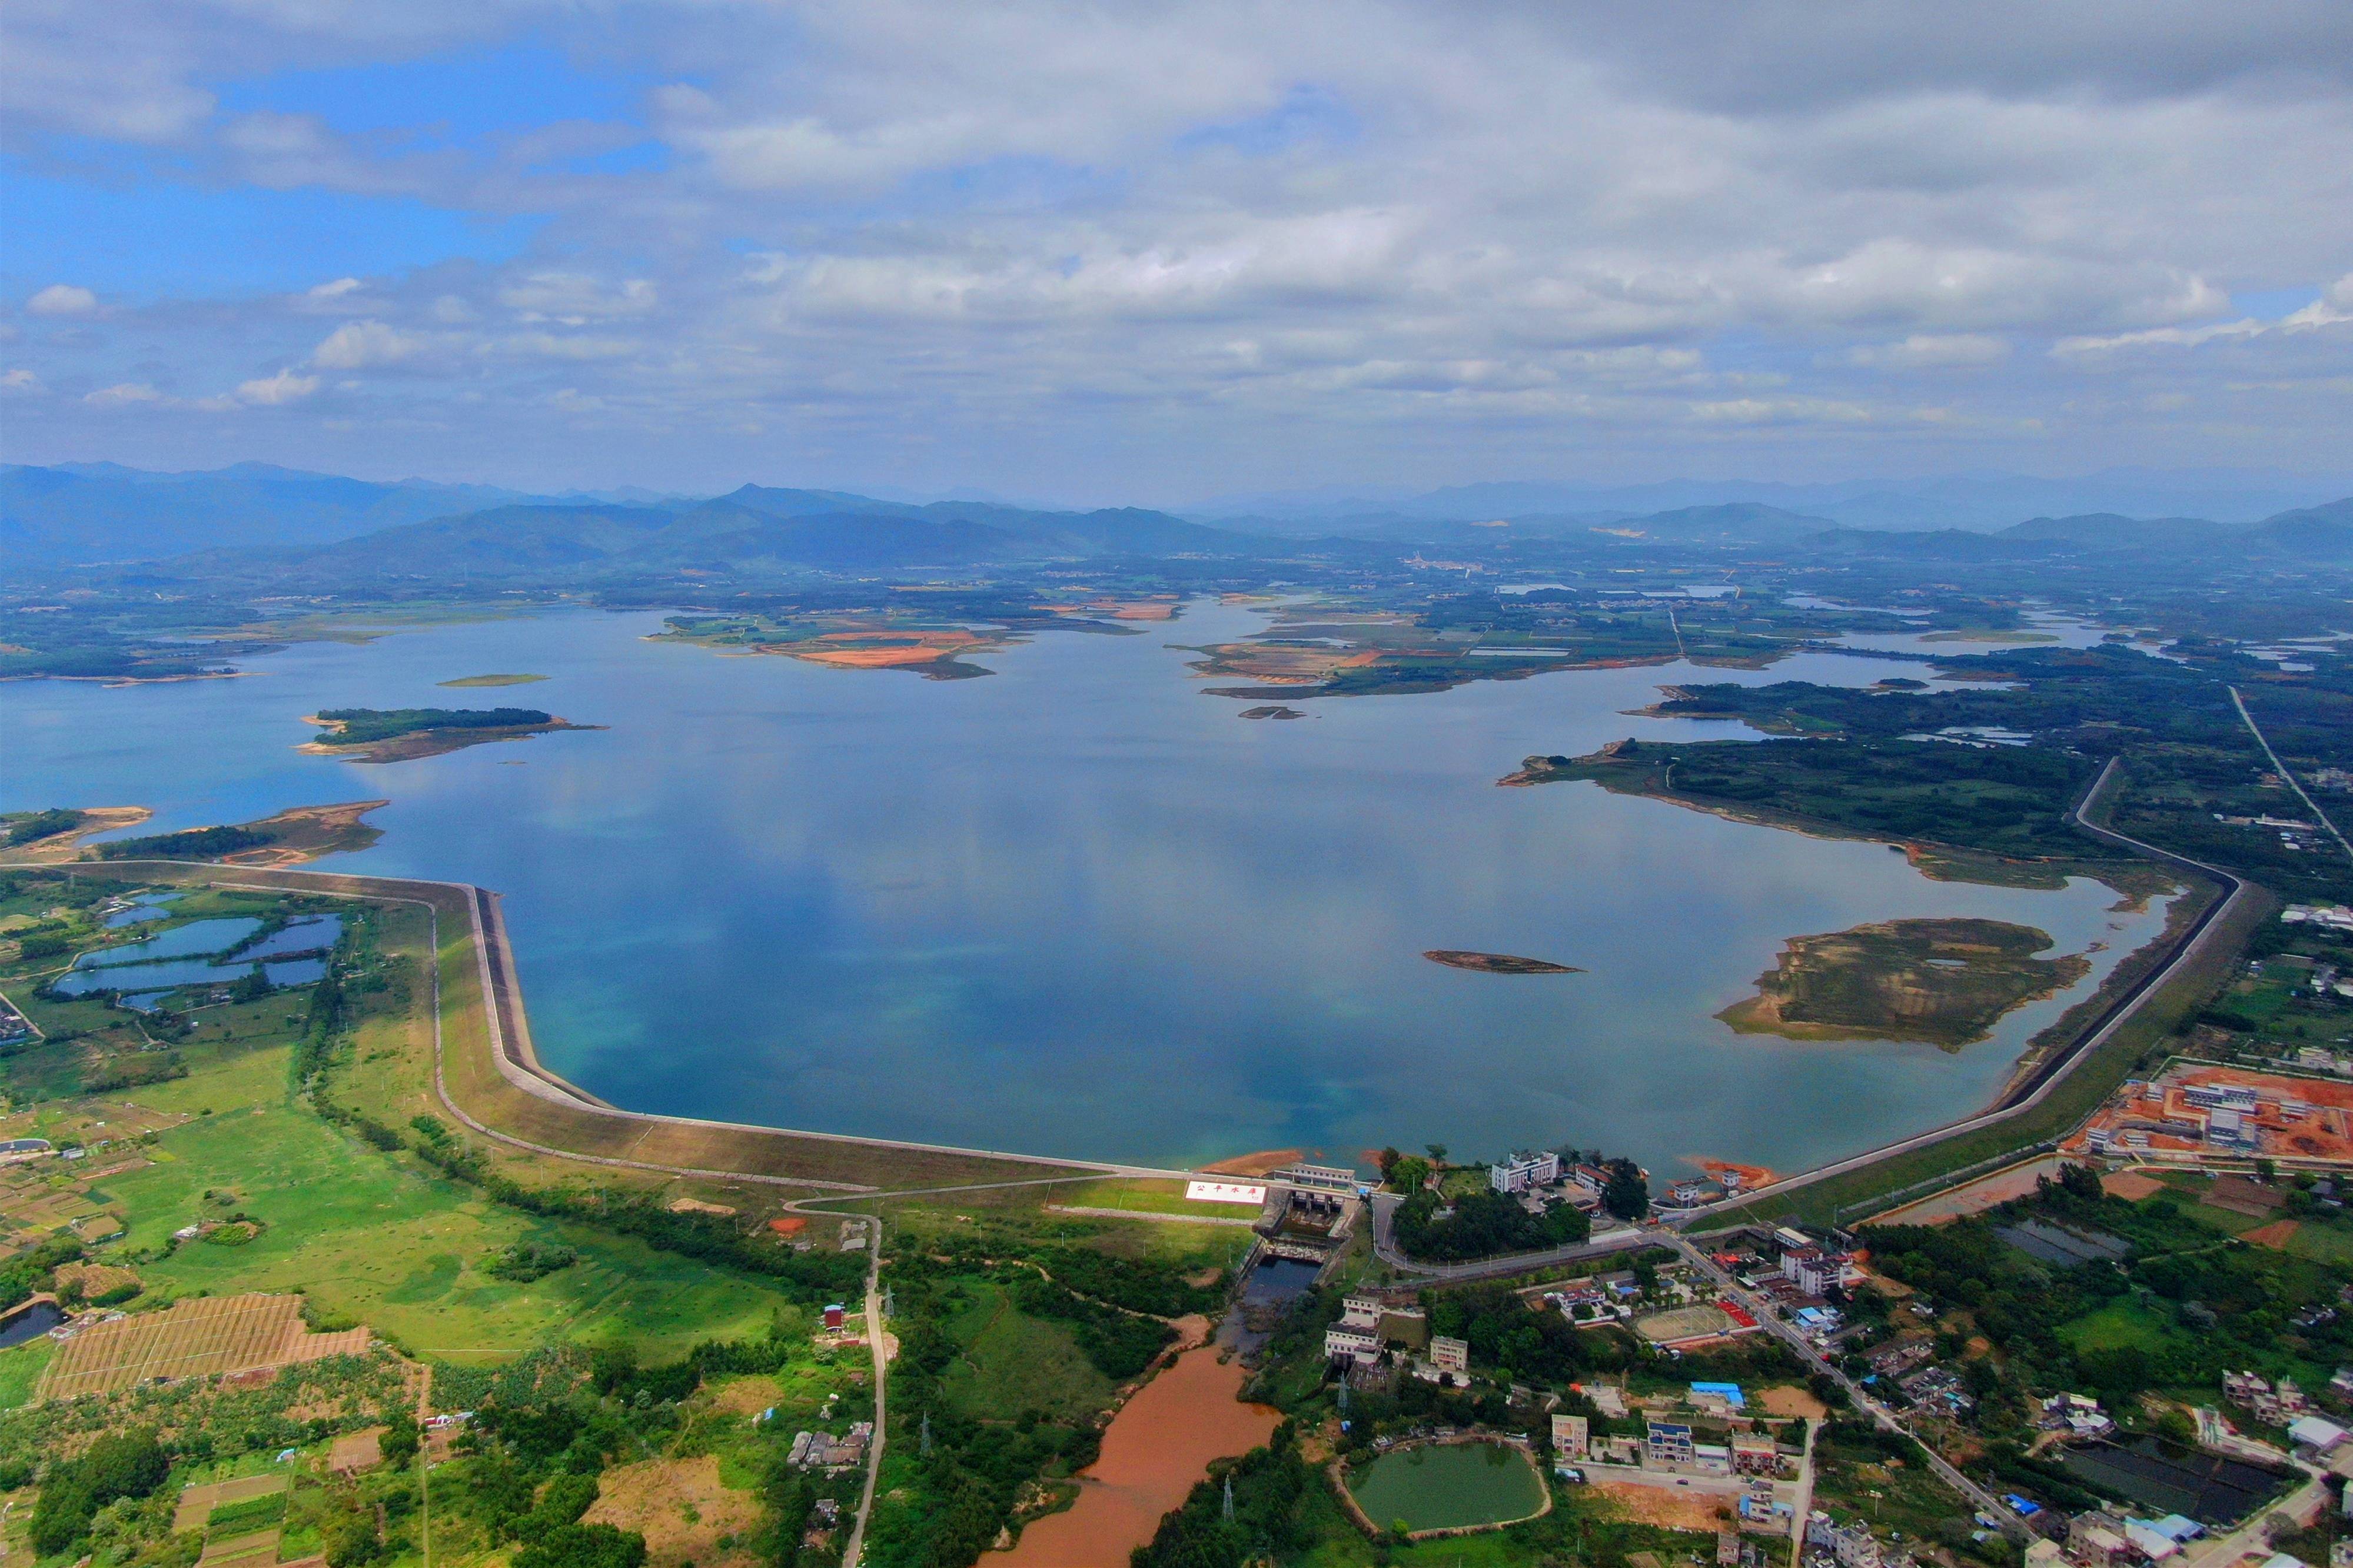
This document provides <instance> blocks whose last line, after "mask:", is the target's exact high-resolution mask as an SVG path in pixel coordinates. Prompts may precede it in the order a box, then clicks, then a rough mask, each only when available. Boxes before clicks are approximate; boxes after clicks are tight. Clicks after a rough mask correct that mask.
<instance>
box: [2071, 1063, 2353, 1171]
mask: <svg viewBox="0 0 2353 1568" xmlns="http://www.w3.org/2000/svg"><path fill="white" fill-rule="evenodd" d="M2061 1152H2063V1153H2065V1154H2068V1155H2071V1156H2077V1157H2085V1156H2093V1155H2106V1156H2111V1157H2123V1158H2127V1159H2132V1160H2137V1161H2144V1162H2147V1163H2153V1164H2159V1163H2178V1164H2183V1165H2193V1164H2200V1163H2204V1162H2207V1161H2210V1160H2213V1159H2216V1158H2222V1159H2231V1158H2237V1159H2249V1160H2252V1159H2267V1160H2271V1161H2274V1162H2275V1163H2278V1164H2280V1165H2283V1166H2293V1165H2295V1164H2299V1163H2301V1164H2307V1165H2310V1166H2313V1167H2315V1168H2319V1167H2337V1166H2342V1165H2345V1164H2348V1163H2353V1083H2346V1082H2343V1081H2340V1080H2336V1079H2317V1078H2299V1077H2293V1076H2290V1075H2287V1074H2284V1073H2267V1072H2255V1071H2252V1070H2250V1069H2248V1068H2235V1067H2222V1066H2219V1065H2217V1064H2215V1063H2212V1062H2196V1061H2188V1060H2183V1059H2180V1058H2176V1059H2175V1060H2174V1061H2172V1062H2169V1063H2168V1064H2167V1066H2166V1068H2165V1069H2164V1070H2163V1071H2162V1072H2160V1073H2158V1075H2157V1076H2156V1077H2155V1078H2153V1079H2146V1080H2139V1079H2136V1080H2131V1081H2128V1082H2126V1084H2124V1085H2123V1087H2121V1088H2120V1089H2117V1090H2116V1093H2115V1094H2113V1095H2111V1096H2110V1097H2109V1098H2108V1100H2107V1102H2106V1103H2105V1104H2104V1105H2102V1106H2101V1107H2100V1109H2099V1110H2097V1111H2096V1112H2094V1114H2093V1116H2092V1119H2091V1120H2090V1121H2087V1122H2085V1123H2084V1126H2083V1128H2082V1129H2081V1130H2080V1131H2077V1132H2076V1133H2075V1134H2074V1136H2073V1137H2072V1138H2070V1139H2068V1140H2067V1142H2065V1143H2063V1144H2062V1145H2061Z"/></svg>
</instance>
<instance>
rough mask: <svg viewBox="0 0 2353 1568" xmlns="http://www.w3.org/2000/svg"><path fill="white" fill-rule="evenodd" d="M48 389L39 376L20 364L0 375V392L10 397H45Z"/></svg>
mask: <svg viewBox="0 0 2353 1568" xmlns="http://www.w3.org/2000/svg"><path fill="white" fill-rule="evenodd" d="M48 390H49V389H48V388H47V386H45V385H43V384H42V383H41V378H40V377H39V376H37V375H35V374H33V373H32V372H31V371H29V370H26V369H24V368H22V367H21V366H20V367H19V368H17V369H16V370H12V371H10V372H8V373H7V374H5V375H0V393H5V394H6V395H9V396H11V397H45V396H47V395H48Z"/></svg>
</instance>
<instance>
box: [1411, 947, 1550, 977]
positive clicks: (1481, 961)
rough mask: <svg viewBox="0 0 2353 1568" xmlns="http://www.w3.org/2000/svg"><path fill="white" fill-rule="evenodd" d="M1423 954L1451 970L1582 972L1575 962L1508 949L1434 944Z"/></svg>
mask: <svg viewBox="0 0 2353 1568" xmlns="http://www.w3.org/2000/svg"><path fill="white" fill-rule="evenodd" d="M1421 956H1422V957H1424V958H1426V959H1428V960H1430V962H1431V963H1442V964H1444V965H1446V966H1447V967H1448V968H1449V969H1468V970H1470V971H1472V973H1478V974H1582V973H1585V971H1583V970H1582V969H1579V968H1577V966H1576V965H1574V964H1568V963H1553V962H1552V961H1551V960H1549V959H1544V958H1518V957H1514V955H1513V954H1511V953H1508V952H1466V951H1465V950H1463V949H1461V948H1452V947H1433V948H1431V949H1430V951H1429V952H1425V953H1423V954H1422V955H1421Z"/></svg>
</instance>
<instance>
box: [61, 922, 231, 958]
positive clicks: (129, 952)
mask: <svg viewBox="0 0 2353 1568" xmlns="http://www.w3.org/2000/svg"><path fill="white" fill-rule="evenodd" d="M260 929H261V922H260V921H258V920H251V919H248V918H247V917H245V916H242V915H237V916H229V917H225V918H223V919H219V920H209V921H189V922H188V923H187V924H186V925H184V926H174V927H173V928H172V929H171V930H170V931H159V932H157V933H156V934H155V935H153V936H151V937H149V938H148V939H147V940H146V941H144V942H125V943H123V944H121V946H119V947H101V948H98V949H96V950H94V951H92V952H85V953H83V954H82V955H81V956H80V957H79V958H78V959H76V960H74V967H75V968H76V969H96V968H99V967H101V966H111V965H114V964H118V963H147V962H148V961H149V960H151V959H158V958H193V957H196V956H199V955H201V954H204V953H207V952H227V951H228V950H229V949H230V948H232V947H235V946H236V945H237V943H238V942H243V941H245V939H246V938H248V937H249V936H251V935H252V934H253V933H254V932H255V931H259V930H260Z"/></svg>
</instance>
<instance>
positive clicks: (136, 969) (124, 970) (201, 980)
mask: <svg viewBox="0 0 2353 1568" xmlns="http://www.w3.org/2000/svg"><path fill="white" fill-rule="evenodd" d="M257 968H259V969H260V970H262V971H264V972H265V973H267V974H268V975H269V984H272V985H275V986H277V987H279V988H280V989H281V990H282V989H284V988H285V987H287V986H290V985H308V984H311V982H312V981H314V980H317V979H318V978H320V977H321V976H322V975H323V974H325V973H327V963H326V960H324V959H323V958H284V959H279V960H277V961H275V962H273V963H261V964H255V963H248V962H246V961H244V960H241V959H232V960H230V961H229V962H227V963H216V962H214V961H212V960H210V959H201V958H198V959H178V960H173V961H169V962H165V963H123V964H110V965H108V966H107V967H106V968H103V969H75V970H71V971H69V972H68V973H65V974H61V975H59V976H58V980H57V983H56V984H55V985H54V986H52V987H51V989H53V990H55V991H57V992H58V993H59V994H63V995H67V996H88V995H91V994H95V993H97V992H100V991H112V992H116V993H119V994H120V996H121V1002H122V1005H124V1006H126V1007H133V1008H136V1009H137V1010H139V1011H140V1012H142V1013H152V1012H153V1011H154V1010H155V1004H156V1002H157V1001H158V1000H160V999H161V998H163V997H164V996H168V995H170V994H172V993H173V992H174V991H177V990H180V989H183V988H184V987H192V986H214V985H230V984H235V983H237V981H239V980H242V979H244V978H245V977H246V976H247V975H248V974H250V973H253V972H254V970H255V969H257Z"/></svg>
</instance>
